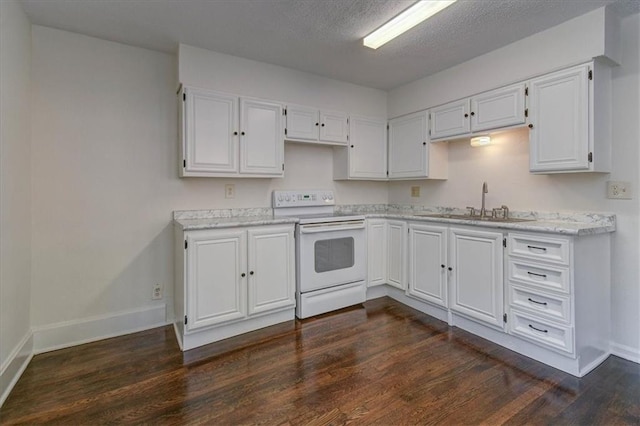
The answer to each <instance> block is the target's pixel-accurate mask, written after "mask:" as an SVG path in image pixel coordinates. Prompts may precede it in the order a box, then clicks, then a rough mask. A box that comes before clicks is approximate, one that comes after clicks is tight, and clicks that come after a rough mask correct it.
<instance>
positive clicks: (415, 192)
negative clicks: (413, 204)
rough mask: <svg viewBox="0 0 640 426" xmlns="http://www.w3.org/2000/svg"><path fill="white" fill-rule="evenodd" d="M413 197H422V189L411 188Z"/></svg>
mask: <svg viewBox="0 0 640 426" xmlns="http://www.w3.org/2000/svg"><path fill="white" fill-rule="evenodd" d="M411 196H412V197H414V198H417V197H419V196H420V187H419V186H412V187H411Z"/></svg>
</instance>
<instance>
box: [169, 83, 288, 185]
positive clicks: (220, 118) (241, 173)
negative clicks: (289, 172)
mask: <svg viewBox="0 0 640 426" xmlns="http://www.w3.org/2000/svg"><path fill="white" fill-rule="evenodd" d="M180 96H181V99H180V103H181V106H180V117H181V125H180V139H181V143H182V158H181V159H180V162H181V164H180V176H185V177H187V176H203V177H245V176H250V177H280V176H283V174H284V171H283V169H284V166H283V165H284V137H283V133H282V106H281V105H280V104H278V103H275V102H269V101H262V100H256V99H245V98H242V99H241V98H239V97H237V96H234V95H230V94H225V93H219V92H213V91H210V90H205V89H198V88H192V87H183V88H182V93H181V94H180Z"/></svg>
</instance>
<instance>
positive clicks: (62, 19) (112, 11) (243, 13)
mask: <svg viewBox="0 0 640 426" xmlns="http://www.w3.org/2000/svg"><path fill="white" fill-rule="evenodd" d="M0 1H1V0H0ZM613 2H614V0H459V1H458V2H457V3H455V4H453V5H452V6H451V7H449V8H448V9H446V10H444V11H443V12H441V13H439V14H438V15H436V16H435V17H433V18H432V19H430V20H429V21H427V22H425V23H423V24H421V25H419V26H417V27H415V28H413V29H412V30H410V31H409V32H407V33H405V34H404V35H402V36H400V37H398V38H397V39H395V40H393V41H391V42H390V43H388V44H386V45H384V46H382V47H381V48H379V49H378V50H371V49H368V48H365V47H363V46H362V38H363V37H364V36H365V35H367V34H368V33H369V32H371V31H372V30H374V29H376V28H377V27H379V26H380V25H382V24H383V23H385V22H386V21H388V20H389V19H391V18H392V17H393V16H395V15H396V14H398V13H399V12H401V11H402V10H404V9H406V8H407V7H409V6H410V5H411V4H412V3H414V1H413V0H100V1H98V0H84V1H81V0H22V2H21V3H22V5H23V7H24V9H25V12H26V13H27V15H28V16H29V18H30V19H31V21H32V23H34V24H38V25H44V26H48V27H53V28H60V29H64V30H68V31H73V32H77V33H81V34H87V35H90V36H94V37H99V38H103V39H106V40H112V41H117V42H121V43H126V44H130V45H134V46H140V47H145V48H149V49H154V50H160V51H165V52H171V53H175V52H176V50H177V45H178V43H185V44H189V45H192V46H197V47H201V48H205V49H209V50H213V51H217V52H222V53H228V54H231V55H236V56H241V57H244V58H249V59H254V60H258V61H262V62H268V63H271V64H276V65H281V66H285V67H289V68H294V69H298V70H302V71H307V72H311V73H315V74H319V75H323V76H326V77H330V78H335V79H338V80H342V81H348V82H352V83H356V84H360V85H364V86H369V87H375V88H379V89H391V88H394V87H396V86H399V85H402V84H404V83H408V82H410V81H413V80H416V79H418V78H421V77H424V76H427V75H430V74H434V73H436V72H438V71H441V70H443V69H446V68H449V67H451V66H454V65H457V64H459V63H462V62H464V61H467V60H469V59H471V58H473V57H475V56H479V55H482V54H484V53H487V52H489V51H491V50H494V49H497V48H499V47H502V46H505V45H507V44H509V43H512V42H514V41H516V40H519V39H522V38H524V37H527V36H529V35H531V34H534V33H536V32H539V31H542V30H544V29H546V28H549V27H552V26H554V25H557V24H559V23H561V22H564V21H566V20H568V19H571V18H573V17H576V16H579V15H582V14H584V13H587V12H589V11H591V10H594V9H596V8H598V7H601V6H604V5H607V4H610V3H613ZM615 9H616V11H617V12H618V13H619V14H622V15H626V14H631V13H636V12H638V11H639V10H640V0H618V1H617V2H616V4H615Z"/></svg>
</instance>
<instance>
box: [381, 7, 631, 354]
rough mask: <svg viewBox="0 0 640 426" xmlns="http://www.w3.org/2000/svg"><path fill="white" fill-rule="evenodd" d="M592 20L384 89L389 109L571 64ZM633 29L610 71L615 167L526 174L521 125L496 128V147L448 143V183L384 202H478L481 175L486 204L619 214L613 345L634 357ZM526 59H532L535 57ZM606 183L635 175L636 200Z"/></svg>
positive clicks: (400, 189)
mask: <svg viewBox="0 0 640 426" xmlns="http://www.w3.org/2000/svg"><path fill="white" fill-rule="evenodd" d="M596 12H597V11H596ZM591 18H593V12H592V13H591V14H588V15H584V16H583V17H579V18H576V19H574V20H573V21H570V22H568V23H565V24H562V25H560V26H558V27H555V28H552V29H550V30H547V31H545V32H544V33H539V34H536V35H533V36H531V37H529V38H527V39H524V40H521V41H519V42H516V43H513V44H511V45H509V46H506V47H505V48H502V49H499V50H496V51H494V52H491V53H489V54H487V55H483V56H480V57H478V58H475V59H473V60H471V61H469V62H466V63H464V64H461V65H459V66H456V67H454V68H452V69H451V70H446V71H443V72H442V73H439V74H436V75H434V76H432V77H427V78H425V79H422V80H419V81H417V82H413V83H410V84H408V85H407V86H404V87H400V88H398V89H396V90H393V91H391V92H390V93H389V113H390V116H395V115H401V114H404V113H407V112H409V111H413V110H419V109H425V108H427V107H429V106H434V105H437V104H439V103H443V102H447V101H450V100H454V99H456V98H459V97H464V96H467V95H472V94H474V93H477V92H480V91H483V90H486V89H490V88H494V87H498V86H500V85H501V83H500V79H501V78H502V79H504V80H506V81H509V82H511V81H514V80H517V79H519V78H524V77H526V76H527V75H531V74H535V73H540V72H544V71H546V70H551V69H556V68H558V67H560V66H561V64H562V61H568V62H567V64H571V63H575V62H579V61H583V60H588V59H589V58H588V57H583V56H584V55H590V54H592V53H594V52H593V51H592V50H590V49H591V48H590V47H589V45H587V44H586V43H585V42H584V41H583V40H582V35H583V34H584V31H585V28H586V27H583V25H582V24H586V23H587V22H588V21H589V20H590V19H591ZM577 23H580V24H581V25H577ZM639 26H640V24H639V21H638V15H633V16H631V17H627V18H625V19H624V20H623V22H622V35H623V45H622V61H623V65H622V66H620V67H616V68H615V69H614V71H613V116H614V120H613V129H614V130H613V148H612V151H613V172H612V173H611V174H610V175H606V174H579V173H578V174H565V175H548V176H539V175H532V174H529V172H528V169H529V164H528V161H529V160H528V158H529V157H528V156H529V151H528V150H529V143H528V133H527V130H525V129H522V130H515V131H510V132H505V133H502V134H499V135H495V137H493V140H494V142H495V145H493V146H489V147H485V148H471V147H470V146H469V144H468V142H462V141H457V142H452V143H450V144H449V179H448V180H447V181H443V182H428V181H419V182H397V183H392V184H390V188H389V200H390V202H391V203H411V204H426V205H431V206H458V207H465V206H479V204H480V199H481V185H482V182H483V181H486V182H487V183H488V185H489V194H488V195H487V205H488V207H498V206H500V205H501V204H507V205H508V206H509V207H510V208H511V209H513V210H543V211H558V210H574V211H575V210H583V211H611V212H614V213H616V214H617V219H618V227H617V232H616V233H615V234H614V235H613V253H612V255H613V265H612V271H613V273H612V274H613V276H612V283H613V294H612V300H613V309H612V312H613V330H614V331H613V339H614V342H615V347H614V349H615V350H616V351H617V352H618V353H620V354H623V355H625V356H626V357H627V358H634V359H637V360H639V361H640V313H639V312H640V284H639V282H640V278H639V277H640V274H639V270H638V264H639V260H640V254H639V253H640V247H639V244H640V243H639V241H638V240H639V239H638V235H639V224H638V216H639V215H640V208H639V203H638V195H639V194H638V189H639V188H640V177H639V172H638V164H639V163H638V158H639V155H640V153H639V147H638V145H639V142H638V141H640V129H639V124H638V116H640V108H639V105H638V102H639V101H638V99H639V92H640V89H639V82H638V80H639V78H640V77H639V73H640V67H639V65H638V61H639V60H638V51H639V49H640V46H639V45H638V40H639V35H638V27H639ZM532 57H533V58H536V61H538V62H539V63H535V64H534V63H532V59H531V58H532ZM522 64H525V65H526V66H523V65H522ZM529 67H531V68H529ZM512 70H513V71H514V72H513V75H512V74H511V71H512ZM448 94H451V97H450V98H447V96H448ZM608 180H623V181H630V182H632V185H633V187H634V200H608V199H606V198H605V188H606V181H608ZM412 185H413V186H415V185H419V186H421V197H420V198H411V197H410V186H412Z"/></svg>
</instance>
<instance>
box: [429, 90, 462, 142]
mask: <svg viewBox="0 0 640 426" xmlns="http://www.w3.org/2000/svg"><path fill="white" fill-rule="evenodd" d="M470 126H471V123H470V121H469V99H468V98H467V99H462V100H459V101H455V102H450V103H448V104H445V105H441V106H439V107H435V108H431V139H442V138H447V137H450V136H457V135H464V134H466V133H469V132H470V129H471V127H470Z"/></svg>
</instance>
